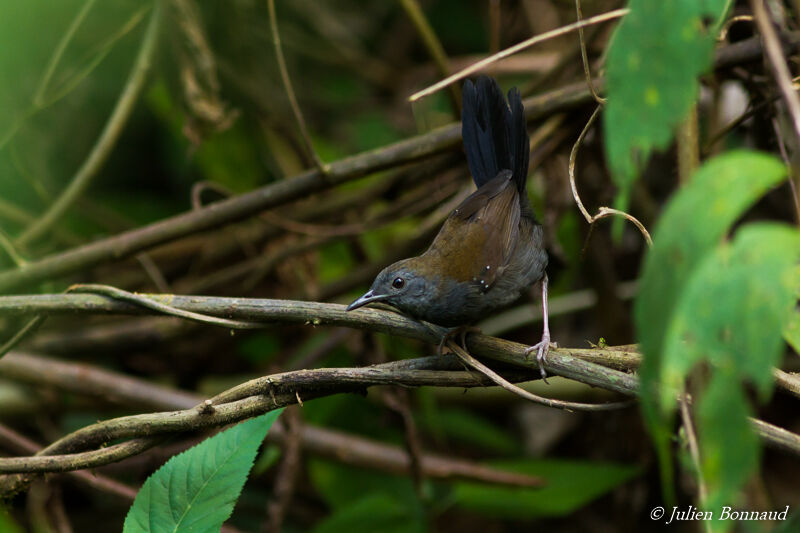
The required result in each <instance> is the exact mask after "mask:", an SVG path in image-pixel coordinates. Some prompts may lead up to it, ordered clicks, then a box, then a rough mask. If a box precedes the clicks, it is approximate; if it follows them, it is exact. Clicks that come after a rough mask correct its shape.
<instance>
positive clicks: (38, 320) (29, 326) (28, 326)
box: [0, 316, 45, 359]
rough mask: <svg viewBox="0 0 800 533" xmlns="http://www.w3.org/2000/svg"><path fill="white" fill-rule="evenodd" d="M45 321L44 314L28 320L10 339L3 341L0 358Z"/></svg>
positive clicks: (0, 347)
mask: <svg viewBox="0 0 800 533" xmlns="http://www.w3.org/2000/svg"><path fill="white" fill-rule="evenodd" d="M44 321H45V317H43V316H35V317H33V318H31V319H30V320H28V322H26V323H25V325H24V326H22V327H21V328H20V329H19V331H17V332H16V333H15V334H14V335H13V336H12V337H11V338H10V339H8V340H7V341H6V342H4V343H3V345H2V346H0V359H2V358H3V356H4V355H6V354H7V353H8V352H9V351H10V350H12V349H13V348H14V347H15V346H16V345H17V344H19V343H20V342H22V340H23V339H25V337H27V336H28V335H30V334H31V333H33V332H34V331H36V330H37V329H39V326H41V325H42V323H43V322H44Z"/></svg>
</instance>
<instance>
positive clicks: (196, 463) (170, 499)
mask: <svg viewBox="0 0 800 533" xmlns="http://www.w3.org/2000/svg"><path fill="white" fill-rule="evenodd" d="M281 411H282V410H277V411H271V412H269V413H266V414H264V415H261V416H259V417H257V418H253V419H250V420H247V421H246V422H242V423H240V424H238V425H236V426H234V427H232V428H230V429H227V430H225V431H223V432H221V433H218V434H217V435H214V436H213V437H211V438H209V439H206V440H204V441H203V442H201V443H200V444H198V445H196V446H193V447H192V448H189V449H188V450H186V451H185V452H183V453H180V454H178V455H176V456H174V457H173V458H171V459H170V460H169V461H167V462H166V464H164V466H162V467H161V468H159V469H158V470H157V471H156V472H155V473H154V474H153V475H152V476H150V477H149V478H148V479H147V481H145V483H144V485H143V486H142V488H141V490H140V491H139V494H137V495H136V499H135V500H134V502H133V505H132V506H131V509H130V511H128V516H127V517H126V518H125V526H124V528H123V533H141V532H147V533H162V532H167V531H171V532H174V533H178V532H190V531H191V532H193V533H201V532H211V531H215V532H216V531H219V530H220V527H222V523H223V522H225V520H227V519H228V517H230V515H231V513H232V512H233V507H234V505H235V504H236V500H237V499H238V498H239V494H240V493H241V491H242V487H243V486H244V482H245V481H246V480H247V475H248V473H249V472H250V469H251V468H252V466H253V461H254V459H255V456H256V453H257V452H258V448H259V446H260V445H261V442H262V441H263V440H264V437H265V436H266V434H267V431H268V430H269V428H270V427H271V426H272V423H273V422H275V420H276V419H277V418H278V416H280V413H281Z"/></svg>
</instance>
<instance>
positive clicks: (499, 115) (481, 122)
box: [461, 76, 530, 194]
mask: <svg viewBox="0 0 800 533" xmlns="http://www.w3.org/2000/svg"><path fill="white" fill-rule="evenodd" d="M509 106H510V107H509ZM461 134H462V137H463V138H464V150H465V151H466V153H467V163H468V164H469V170H470V172H471V173H472V179H473V180H474V181H475V185H476V186H477V187H478V188H480V187H481V186H482V185H483V184H485V183H487V182H488V181H489V180H491V179H492V178H494V177H495V176H497V174H498V173H499V172H500V171H501V170H510V171H511V172H512V173H513V176H514V181H515V183H516V184H517V190H519V192H520V194H523V193H524V191H525V179H526V177H527V175H528V156H529V151H530V148H529V142H530V140H529V138H528V129H527V127H526V124H525V114H524V112H523V109H522V99H521V98H520V94H519V91H518V90H517V88H516V87H514V88H513V89H511V90H510V91H508V104H506V99H505V98H504V97H503V92H502V91H501V90H500V86H499V85H497V82H496V81H495V80H494V79H493V78H490V77H488V76H481V77H479V78H478V80H477V82H476V83H474V84H473V83H472V82H471V81H469V80H467V81H465V82H464V87H463V111H462V113H461Z"/></svg>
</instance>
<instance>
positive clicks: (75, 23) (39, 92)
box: [33, 0, 96, 107]
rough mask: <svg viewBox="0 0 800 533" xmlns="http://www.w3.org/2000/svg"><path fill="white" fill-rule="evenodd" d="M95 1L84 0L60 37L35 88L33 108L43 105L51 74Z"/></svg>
mask: <svg viewBox="0 0 800 533" xmlns="http://www.w3.org/2000/svg"><path fill="white" fill-rule="evenodd" d="M95 2H96V0H86V1H85V2H84V3H83V6H81V8H80V10H78V13H77V14H76V15H75V18H73V19H72V22H71V23H70V25H69V27H68V28H67V31H66V32H65V33H64V35H63V36H62V37H61V40H60V41H59V42H58V45H57V46H56V50H55V52H53V55H52V56H51V57H50V61H48V62H47V67H46V68H45V69H44V74H43V75H42V79H41V80H40V81H39V86H38V87H37V88H36V92H35V93H34V96H33V105H34V106H35V107H41V106H42V105H44V93H45V92H46V91H47V86H48V85H49V84H50V79H51V78H52V77H53V73H54V72H55V71H56V67H57V66H58V64H59V62H60V61H61V57H62V56H63V55H64V51H65V50H66V49H67V46H68V45H69V43H70V41H72V38H73V37H74V36H75V33H76V32H77V31H78V28H80V26H81V24H83V21H84V19H86V15H88V14H89V11H91V9H92V6H94V4H95Z"/></svg>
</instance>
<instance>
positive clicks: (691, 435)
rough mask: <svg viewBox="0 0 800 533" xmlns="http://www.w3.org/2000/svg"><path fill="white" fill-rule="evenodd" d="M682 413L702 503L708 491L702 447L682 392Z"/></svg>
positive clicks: (709, 525)
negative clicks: (701, 456) (698, 442)
mask: <svg viewBox="0 0 800 533" xmlns="http://www.w3.org/2000/svg"><path fill="white" fill-rule="evenodd" d="M678 405H679V407H680V413H681V423H682V425H683V430H684V431H685V432H686V442H687V443H688V445H689V454H690V455H691V457H692V462H693V463H694V467H695V470H696V472H697V491H698V496H699V497H700V498H699V499H700V502H701V504H703V503H705V502H707V501H708V500H707V498H708V491H707V490H706V482H705V479H704V478H703V470H702V467H701V465H700V448H699V446H698V445H697V435H696V434H695V431H694V423H693V422H692V414H691V412H690V411H689V397H688V395H687V394H685V393H684V394H682V395H681V397H680V399H679V400H678ZM706 531H707V532H709V533H710V532H711V524H708V523H707V524H706Z"/></svg>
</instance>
